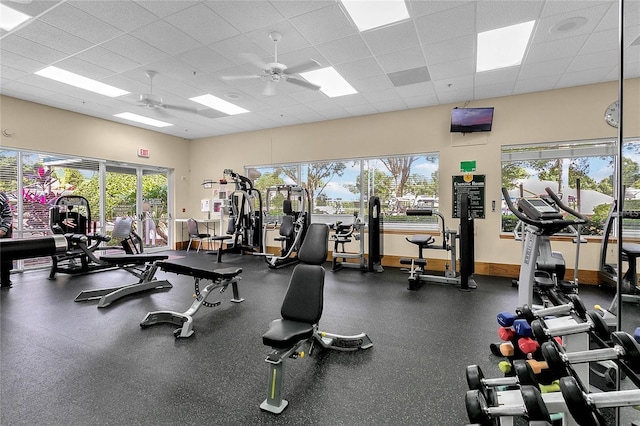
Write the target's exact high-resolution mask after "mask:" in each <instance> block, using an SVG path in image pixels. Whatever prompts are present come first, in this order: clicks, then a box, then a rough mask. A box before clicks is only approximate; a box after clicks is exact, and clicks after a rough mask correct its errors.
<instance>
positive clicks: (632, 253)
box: [622, 243, 640, 257]
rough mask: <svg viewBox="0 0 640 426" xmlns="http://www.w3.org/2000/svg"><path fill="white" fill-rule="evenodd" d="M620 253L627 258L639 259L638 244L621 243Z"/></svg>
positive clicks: (639, 250)
mask: <svg viewBox="0 0 640 426" xmlns="http://www.w3.org/2000/svg"><path fill="white" fill-rule="evenodd" d="M622 253H624V254H625V255H627V256H629V257H640V244H635V243H622Z"/></svg>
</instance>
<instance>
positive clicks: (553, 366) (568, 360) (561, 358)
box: [542, 331, 640, 378]
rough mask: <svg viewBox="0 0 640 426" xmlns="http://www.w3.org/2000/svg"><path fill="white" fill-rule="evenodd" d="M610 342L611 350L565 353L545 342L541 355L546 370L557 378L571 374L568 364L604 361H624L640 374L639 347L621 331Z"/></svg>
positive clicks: (614, 333)
mask: <svg viewBox="0 0 640 426" xmlns="http://www.w3.org/2000/svg"><path fill="white" fill-rule="evenodd" d="M611 340H612V341H613V343H614V345H613V347H611V348H604V349H594V350H590V351H579V352H566V353H561V352H560V350H558V347H557V346H556V344H555V343H553V342H545V343H543V344H542V355H543V356H544V359H545V361H546V362H547V366H548V368H549V369H550V370H551V371H552V372H553V374H554V375H555V376H556V377H558V378H560V377H564V376H569V375H570V374H571V373H570V371H569V369H568V368H567V365H568V364H578V363H585V362H594V361H605V360H624V361H625V362H626V364H627V365H628V366H629V368H631V370H632V371H633V372H634V373H640V345H638V343H636V342H635V341H634V340H633V338H632V337H631V335H629V334H628V333H625V332H623V331H615V332H613V333H611Z"/></svg>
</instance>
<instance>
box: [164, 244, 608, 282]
mask: <svg viewBox="0 0 640 426" xmlns="http://www.w3.org/2000/svg"><path fill="white" fill-rule="evenodd" d="M196 243H199V242H198V241H194V242H193V244H192V245H191V246H192V248H195V249H196V250H197V249H198V247H197V246H196V245H195V244H196ZM187 245H189V242H188V241H182V242H178V243H176V250H186V248H187ZM267 252H268V253H271V254H278V253H279V252H280V248H279V247H267ZM332 259H333V258H332V252H331V251H330V252H329V254H328V256H327V260H328V261H331V260H332ZM447 263H449V261H448V260H445V259H429V258H427V270H429V271H444V270H445V265H446V264H447ZM382 266H387V267H390V268H403V267H406V265H401V264H400V256H389V255H385V256H384V257H383V258H382ZM475 274H477V275H489V276H492V277H505V278H514V279H515V278H518V275H519V274H520V265H512V264H503V263H489V262H476V263H475ZM565 277H566V278H567V279H571V280H573V269H567V271H566V273H565ZM578 282H579V283H580V284H586V285H598V284H599V277H598V271H593V270H580V271H578Z"/></svg>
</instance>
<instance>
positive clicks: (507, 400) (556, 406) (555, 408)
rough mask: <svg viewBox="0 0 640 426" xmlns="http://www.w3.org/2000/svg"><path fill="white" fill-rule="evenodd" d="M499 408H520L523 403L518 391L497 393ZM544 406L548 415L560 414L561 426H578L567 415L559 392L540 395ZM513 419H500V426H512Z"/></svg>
mask: <svg viewBox="0 0 640 426" xmlns="http://www.w3.org/2000/svg"><path fill="white" fill-rule="evenodd" d="M497 396H498V405H499V406H503V405H504V406H522V405H524V401H523V399H522V394H521V393H520V391H519V390H507V391H499V392H497ZM542 399H543V400H544V404H545V405H546V406H547V410H548V411H549V413H562V425H563V426H578V423H576V421H575V420H574V419H573V417H572V416H571V414H569V409H568V408H567V404H566V403H565V402H564V398H563V397H562V394H561V393H560V392H551V393H544V394H542ZM514 419H515V417H513V416H509V417H500V425H501V426H513V424H514Z"/></svg>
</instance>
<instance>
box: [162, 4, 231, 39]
mask: <svg viewBox="0 0 640 426" xmlns="http://www.w3.org/2000/svg"><path fill="white" fill-rule="evenodd" d="M165 20H166V21H167V22H168V23H170V24H171V25H173V26H175V27H177V28H181V29H182V31H184V33H185V34H187V35H189V36H190V37H191V38H193V39H194V40H197V41H199V42H200V43H202V44H210V43H215V42H216V41H220V40H224V39H226V38H229V37H232V36H235V35H238V34H239V33H240V31H238V30H237V29H236V28H235V27H234V26H233V25H231V24H229V23H228V22H227V21H225V20H224V19H223V18H221V17H220V15H218V14H217V13H215V12H214V11H213V10H211V9H210V8H209V7H207V6H206V4H204V3H200V4H196V5H195V6H193V7H190V8H188V9H184V10H181V11H180V12H177V13H175V14H173V15H171V16H168V17H167V18H166V19H165Z"/></svg>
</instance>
